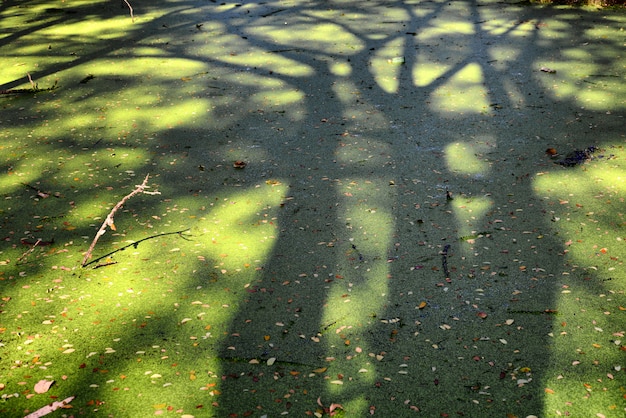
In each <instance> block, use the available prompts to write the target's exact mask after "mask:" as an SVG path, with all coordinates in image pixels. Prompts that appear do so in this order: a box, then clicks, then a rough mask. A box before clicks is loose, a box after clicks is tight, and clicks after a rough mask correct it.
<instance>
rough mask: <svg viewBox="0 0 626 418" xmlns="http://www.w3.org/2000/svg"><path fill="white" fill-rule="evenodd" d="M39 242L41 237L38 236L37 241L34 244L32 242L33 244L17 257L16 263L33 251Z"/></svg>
mask: <svg viewBox="0 0 626 418" xmlns="http://www.w3.org/2000/svg"><path fill="white" fill-rule="evenodd" d="M39 243H41V238H38V239H37V241H36V242H35V244H33V246H32V247H31V248H30V249H29V250H28V251H26V252H25V253H24V254H22V255H21V256H20V258H18V259H17V263H19V262H20V261H22V260H24V259H25V258H26V257H27V256H28V254H30V253H32V252H33V251H35V247H37V246H38V245H39Z"/></svg>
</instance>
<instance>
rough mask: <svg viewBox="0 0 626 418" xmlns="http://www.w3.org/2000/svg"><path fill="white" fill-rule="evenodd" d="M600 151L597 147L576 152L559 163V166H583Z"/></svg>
mask: <svg viewBox="0 0 626 418" xmlns="http://www.w3.org/2000/svg"><path fill="white" fill-rule="evenodd" d="M597 150H598V148H597V147H593V146H592V147H587V148H585V149H584V150H578V149H577V150H574V151H572V152H570V153H569V154H567V155H566V156H565V158H563V159H562V160H559V161H557V162H556V163H557V164H561V165H562V166H563V167H575V166H577V165H580V164H583V163H584V162H585V161H588V160H590V159H591V156H592V154H593V153H594V152H596V151H597Z"/></svg>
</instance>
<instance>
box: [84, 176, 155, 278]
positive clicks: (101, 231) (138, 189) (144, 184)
mask: <svg viewBox="0 0 626 418" xmlns="http://www.w3.org/2000/svg"><path fill="white" fill-rule="evenodd" d="M149 177H150V175H149V174H148V175H146V178H145V179H143V182H142V183H141V184H140V185H138V186H136V187H135V190H133V191H132V192H130V193H129V194H127V195H126V196H124V198H123V199H122V200H120V201H119V202H117V205H115V206H114V207H113V209H111V212H109V214H108V215H107V217H106V219H105V220H104V222H102V226H100V229H99V230H98V232H97V233H96V236H95V237H94V238H93V241H92V242H91V245H90V246H89V249H88V250H87V252H86V253H85V258H83V262H82V264H81V267H85V265H86V264H87V260H88V259H89V257H91V253H92V252H93V249H94V248H95V247H96V243H97V242H98V240H99V239H100V237H101V236H102V235H104V233H105V232H106V229H107V226H109V227H111V229H112V230H113V231H115V223H114V222H113V217H114V216H115V212H117V211H118V210H119V209H120V208H121V207H122V206H124V203H126V201H127V200H128V199H130V198H131V197H133V196H135V195H136V194H139V193H147V194H160V193H159V192H146V191H145V189H146V188H147V187H148V178H149Z"/></svg>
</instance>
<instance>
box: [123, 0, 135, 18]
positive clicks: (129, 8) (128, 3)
mask: <svg viewBox="0 0 626 418" xmlns="http://www.w3.org/2000/svg"><path fill="white" fill-rule="evenodd" d="M123 1H124V3H126V5H127V6H128V10H129V11H130V18H131V20H132V21H133V23H135V15H134V14H133V6H131V5H130V2H129V1H128V0H123Z"/></svg>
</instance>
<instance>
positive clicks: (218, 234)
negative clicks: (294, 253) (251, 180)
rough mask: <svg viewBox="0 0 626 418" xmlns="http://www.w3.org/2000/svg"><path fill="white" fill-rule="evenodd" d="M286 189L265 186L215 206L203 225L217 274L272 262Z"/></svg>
mask: <svg viewBox="0 0 626 418" xmlns="http://www.w3.org/2000/svg"><path fill="white" fill-rule="evenodd" d="M284 187H285V185H282V186H272V185H265V184H264V185H261V186H259V187H258V188H255V189H251V190H246V191H243V192H239V193H234V194H232V195H231V196H229V197H227V198H223V199H222V200H221V201H220V202H219V203H218V202H216V203H215V204H214V205H213V209H212V210H211V211H210V213H207V215H206V218H207V221H205V223H204V225H202V241H203V242H204V243H205V249H206V251H207V253H206V258H208V259H211V260H213V261H214V263H215V264H214V268H215V269H216V270H218V271H219V272H221V273H223V274H226V273H229V272H236V271H241V270H245V269H247V268H252V269H254V268H255V267H259V266H261V265H263V264H264V263H266V262H267V261H268V257H269V256H270V255H271V250H272V248H273V247H274V245H275V244H276V240H277V238H278V233H279V230H278V220H277V218H276V215H277V210H278V207H279V205H280V203H281V201H282V199H283V198H284V194H283V193H284Z"/></svg>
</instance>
